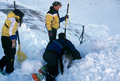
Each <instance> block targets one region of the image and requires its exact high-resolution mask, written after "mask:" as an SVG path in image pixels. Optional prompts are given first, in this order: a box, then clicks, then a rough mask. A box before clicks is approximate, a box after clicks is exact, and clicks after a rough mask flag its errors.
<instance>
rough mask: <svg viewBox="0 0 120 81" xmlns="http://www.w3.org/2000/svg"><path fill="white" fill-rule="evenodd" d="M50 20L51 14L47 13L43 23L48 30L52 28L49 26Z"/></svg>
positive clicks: (51, 18)
mask: <svg viewBox="0 0 120 81" xmlns="http://www.w3.org/2000/svg"><path fill="white" fill-rule="evenodd" d="M52 20H53V16H52V14H47V15H46V20H45V25H46V27H47V29H48V31H50V30H52V28H51V24H52Z"/></svg>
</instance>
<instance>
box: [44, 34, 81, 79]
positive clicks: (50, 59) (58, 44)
mask: <svg viewBox="0 0 120 81" xmlns="http://www.w3.org/2000/svg"><path fill="white" fill-rule="evenodd" d="M65 50H66V51H67V52H69V53H71V54H72V57H73V60H75V59H81V58H82V57H81V55H80V53H79V52H78V51H77V49H76V48H75V47H74V45H73V44H72V43H71V42H70V41H69V40H67V39H66V36H65V34H64V33H60V34H59V39H57V40H54V41H53V42H52V43H49V44H48V46H47V47H46V50H45V52H44V54H43V59H44V60H45V61H46V62H47V65H48V72H49V75H51V76H47V77H46V81H53V80H54V79H55V77H56V76H57V75H58V59H59V58H61V56H62V55H63V54H64V51H65Z"/></svg>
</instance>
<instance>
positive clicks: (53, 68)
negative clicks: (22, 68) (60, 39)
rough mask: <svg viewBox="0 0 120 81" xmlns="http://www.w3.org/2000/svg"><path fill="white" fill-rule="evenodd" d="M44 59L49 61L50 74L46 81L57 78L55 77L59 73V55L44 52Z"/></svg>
mask: <svg viewBox="0 0 120 81" xmlns="http://www.w3.org/2000/svg"><path fill="white" fill-rule="evenodd" d="M43 59H44V60H45V61H46V62H47V65H48V72H49V75H50V76H47V77H46V81H50V79H55V77H56V76H57V75H58V55H57V54H53V53H51V52H45V53H44V54H43ZM51 76H52V77H51Z"/></svg>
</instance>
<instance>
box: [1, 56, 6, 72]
mask: <svg viewBox="0 0 120 81" xmlns="http://www.w3.org/2000/svg"><path fill="white" fill-rule="evenodd" d="M5 59H6V56H3V57H2V59H1V60H0V69H1V71H2V70H3V68H4V66H5V65H6V62H5Z"/></svg>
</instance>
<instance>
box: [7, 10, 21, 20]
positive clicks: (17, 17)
mask: <svg viewBox="0 0 120 81" xmlns="http://www.w3.org/2000/svg"><path fill="white" fill-rule="evenodd" d="M12 17H14V18H16V19H17V20H19V19H20V17H19V16H17V15H15V14H14V13H13V12H10V13H8V15H7V18H12Z"/></svg>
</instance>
